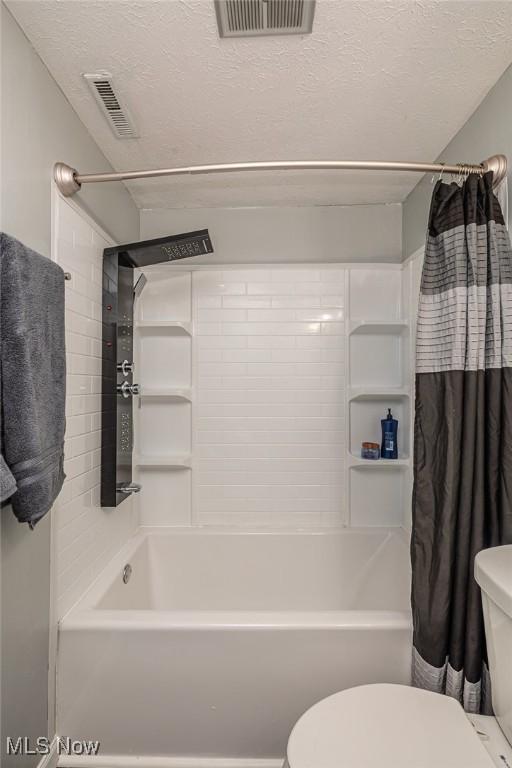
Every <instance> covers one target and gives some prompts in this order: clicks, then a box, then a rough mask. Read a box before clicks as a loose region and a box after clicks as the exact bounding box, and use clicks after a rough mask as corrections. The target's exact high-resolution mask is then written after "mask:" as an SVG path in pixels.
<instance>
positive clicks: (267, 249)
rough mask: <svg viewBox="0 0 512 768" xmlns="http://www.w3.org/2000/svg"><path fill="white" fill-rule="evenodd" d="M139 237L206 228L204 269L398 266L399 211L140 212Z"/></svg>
mask: <svg viewBox="0 0 512 768" xmlns="http://www.w3.org/2000/svg"><path fill="white" fill-rule="evenodd" d="M140 226H141V237H142V238H143V239H146V238H152V237H163V236H164V235H169V234H177V233H179V232H189V231H192V230H195V229H203V228H208V229H209V231H210V235H211V238H212V241H213V245H214V248H215V253H214V254H213V255H211V256H210V255H208V256H205V257H197V258H195V259H191V260H190V262H191V263H196V264H200V263H204V264H256V263H257V264H262V263H270V264H272V263H274V264H275V263H280V264H282V263H284V262H289V263H300V262H314V261H318V262H349V261H357V262H375V261H386V262H400V261H401V255H402V243H401V234H402V232H401V227H402V208H401V206H400V205H352V206H325V205H323V206H322V205H321V206H316V207H313V206H305V207H303V208H297V207H295V208H277V207H273V208H180V209H172V210H157V209H155V210H145V211H141V224H140Z"/></svg>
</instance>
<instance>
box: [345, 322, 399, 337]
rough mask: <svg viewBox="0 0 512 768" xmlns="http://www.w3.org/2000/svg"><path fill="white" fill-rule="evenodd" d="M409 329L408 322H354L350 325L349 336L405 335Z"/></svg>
mask: <svg viewBox="0 0 512 768" xmlns="http://www.w3.org/2000/svg"><path fill="white" fill-rule="evenodd" d="M408 328H409V323H408V322H407V321H406V320H352V322H351V323H350V324H349V331H348V332H349V334H350V335H357V334H363V333H371V334H390V333H403V332H404V331H406V330H407V329H408Z"/></svg>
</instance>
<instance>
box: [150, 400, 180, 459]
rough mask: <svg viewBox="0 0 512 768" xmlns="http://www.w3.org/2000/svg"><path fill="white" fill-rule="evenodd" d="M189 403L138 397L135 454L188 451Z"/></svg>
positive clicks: (167, 453) (158, 454)
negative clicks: (138, 408) (139, 398)
mask: <svg viewBox="0 0 512 768" xmlns="http://www.w3.org/2000/svg"><path fill="white" fill-rule="evenodd" d="M190 418H191V413H190V403H188V402H175V401H172V400H169V401H167V400H166V399H163V400H162V399H160V398H148V399H147V400H144V399H143V400H142V403H141V408H140V417H139V435H138V440H137V453H138V455H139V456H162V455H163V456H167V455H178V456H182V455H184V454H189V453H190V432H191V425H190Z"/></svg>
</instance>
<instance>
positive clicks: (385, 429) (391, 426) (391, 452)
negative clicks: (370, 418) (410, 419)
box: [380, 408, 398, 459]
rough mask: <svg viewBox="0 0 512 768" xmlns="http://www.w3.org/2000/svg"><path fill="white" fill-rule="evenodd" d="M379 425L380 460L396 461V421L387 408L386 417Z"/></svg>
mask: <svg viewBox="0 0 512 768" xmlns="http://www.w3.org/2000/svg"><path fill="white" fill-rule="evenodd" d="M380 423H381V426H382V446H381V450H380V456H381V459H398V420H397V419H394V418H393V414H392V413H391V408H388V415H387V416H386V418H385V419H382V420H381V422H380Z"/></svg>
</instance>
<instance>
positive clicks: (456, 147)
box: [402, 67, 512, 258]
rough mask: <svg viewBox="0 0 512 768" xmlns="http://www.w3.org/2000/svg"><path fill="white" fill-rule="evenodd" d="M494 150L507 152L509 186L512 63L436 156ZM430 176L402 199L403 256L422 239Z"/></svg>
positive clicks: (468, 158)
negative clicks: (404, 199)
mask: <svg viewBox="0 0 512 768" xmlns="http://www.w3.org/2000/svg"><path fill="white" fill-rule="evenodd" d="M496 154H504V155H507V157H508V159H509V175H508V183H509V189H510V190H512V67H509V68H508V69H507V70H506V71H505V73H504V74H503V75H502V76H501V78H500V79H499V80H498V82H497V83H496V85H495V86H494V88H493V89H492V90H491V91H489V93H488V94H487V96H486V97H485V99H484V100H483V101H482V103H481V104H480V106H479V107H478V109H477V110H476V111H475V112H474V113H473V115H472V116H471V117H470V118H469V120H468V121H467V123H465V124H464V126H463V127H462V128H461V129H460V131H459V132H458V133H457V134H456V136H455V137H454V138H453V139H452V141H451V142H450V143H449V144H448V146H447V147H446V148H445V149H444V150H443V152H442V153H441V155H440V156H439V160H441V161H443V160H444V161H446V162H448V161H449V162H452V163H453V162H455V163H460V162H468V163H479V162H480V161H481V160H485V159H486V158H487V157H489V155H496ZM427 159H428V158H427ZM431 178H432V177H431V176H430V175H427V176H425V177H424V178H423V179H422V180H421V182H420V183H419V184H418V186H417V187H415V189H413V191H412V192H411V194H410V195H409V196H408V197H407V200H406V201H405V203H404V206H403V224H402V226H403V236H402V239H403V255H404V258H407V256H410V255H411V254H412V253H414V252H415V251H416V250H417V249H418V248H419V247H420V246H422V245H423V244H424V242H425V233H426V228H427V221H428V212H429V206H430V198H431V196H432V184H431ZM511 203H512V200H511ZM509 227H512V204H509Z"/></svg>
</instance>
